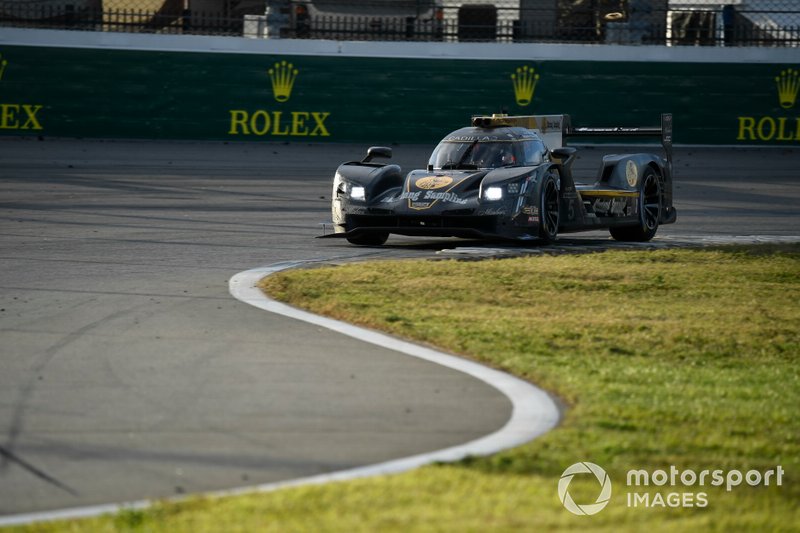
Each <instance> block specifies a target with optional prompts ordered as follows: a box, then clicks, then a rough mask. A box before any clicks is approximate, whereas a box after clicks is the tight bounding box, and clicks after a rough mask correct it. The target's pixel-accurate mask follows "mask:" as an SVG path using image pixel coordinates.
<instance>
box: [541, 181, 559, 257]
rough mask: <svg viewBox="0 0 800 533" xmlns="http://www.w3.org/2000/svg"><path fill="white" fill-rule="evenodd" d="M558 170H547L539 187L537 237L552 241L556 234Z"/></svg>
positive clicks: (557, 220)
mask: <svg viewBox="0 0 800 533" xmlns="http://www.w3.org/2000/svg"><path fill="white" fill-rule="evenodd" d="M557 180H558V172H556V171H553V170H551V171H549V172H548V173H547V174H545V176H544V180H542V186H541V187H540V188H539V238H540V239H542V240H543V241H545V242H553V241H555V240H556V237H557V236H558V222H559V217H560V213H559V207H558V204H559V200H558V182H557Z"/></svg>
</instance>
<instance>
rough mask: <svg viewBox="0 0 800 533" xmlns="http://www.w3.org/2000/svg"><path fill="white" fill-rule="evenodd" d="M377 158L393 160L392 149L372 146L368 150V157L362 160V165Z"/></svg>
mask: <svg viewBox="0 0 800 533" xmlns="http://www.w3.org/2000/svg"><path fill="white" fill-rule="evenodd" d="M376 157H381V158H383V159H391V158H392V149H391V148H389V147H388V146H370V147H369V150H367V157H365V158H364V159H362V160H361V162H362V163H369V162H370V161H372V160H373V159H374V158H376Z"/></svg>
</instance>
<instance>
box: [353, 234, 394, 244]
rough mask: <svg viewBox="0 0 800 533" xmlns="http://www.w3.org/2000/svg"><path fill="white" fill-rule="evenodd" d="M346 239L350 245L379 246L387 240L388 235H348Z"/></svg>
mask: <svg viewBox="0 0 800 533" xmlns="http://www.w3.org/2000/svg"><path fill="white" fill-rule="evenodd" d="M346 238H347V242H349V243H350V244H357V245H359V246H380V245H382V244H383V243H385V242H386V241H387V240H388V239H389V234H388V233H385V232H370V233H358V234H356V235H352V236H350V235H348V236H347V237H346Z"/></svg>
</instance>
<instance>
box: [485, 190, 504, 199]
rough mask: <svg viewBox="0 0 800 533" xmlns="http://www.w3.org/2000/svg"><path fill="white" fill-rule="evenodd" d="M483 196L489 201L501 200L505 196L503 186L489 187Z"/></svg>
mask: <svg viewBox="0 0 800 533" xmlns="http://www.w3.org/2000/svg"><path fill="white" fill-rule="evenodd" d="M483 198H484V199H485V200H489V201H495V200H500V199H502V198H503V189H502V188H501V187H487V188H486V190H485V191H483Z"/></svg>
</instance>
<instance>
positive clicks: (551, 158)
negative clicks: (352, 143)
mask: <svg viewBox="0 0 800 533" xmlns="http://www.w3.org/2000/svg"><path fill="white" fill-rule="evenodd" d="M599 136H657V137H660V138H661V144H662V146H663V147H664V152H665V156H664V157H662V156H659V155H656V154H649V153H636V154H616V155H606V156H604V157H603V160H602V163H601V165H600V169H599V171H598V172H597V176H596V177H595V179H594V182H593V183H578V182H576V181H575V180H574V179H573V176H572V164H573V162H574V161H575V157H576V151H577V150H576V148H574V147H568V146H566V140H567V139H568V138H570V137H599ZM391 155H392V150H391V148H386V147H380V146H375V147H372V148H370V149H369V150H368V151H367V156H366V158H364V160H363V161H352V162H348V163H343V164H342V165H340V166H339V168H338V169H337V170H336V175H335V177H334V180H333V195H332V209H331V210H332V215H333V224H334V233H333V234H331V235H329V236H330V237H345V238H347V240H348V241H349V242H351V243H353V244H360V245H373V246H377V245H381V244H383V243H385V242H386V240H387V238H388V237H389V234H391V233H394V234H399V235H412V236H413V235H422V236H440V237H441V236H447V237H471V238H475V237H478V238H488V239H513V240H522V241H525V240H540V241H544V242H552V241H554V240H555V239H556V238H557V236H558V234H559V233H567V232H577V231H587V230H596V229H602V228H607V229H608V230H609V231H610V233H611V236H612V237H614V239H617V240H620V241H639V242H645V241H649V240H650V239H652V238H653V236H654V235H655V234H656V231H657V230H658V226H659V225H660V224H670V223H673V222H675V220H676V217H677V212H676V211H675V208H674V207H673V205H672V161H671V160H672V115H669V114H665V115H662V116H661V126H660V127H655V128H572V127H571V125H570V118H569V116H568V115H547V116H505V115H492V116H479V117H473V119H472V126H471V127H468V128H462V129H459V130H456V131H454V132H452V133H450V134H449V135H447V136H446V137H445V138H444V139H442V141H441V142H440V143H439V145H438V146H437V147H436V149H434V151H433V153H432V154H431V157H430V160H429V161H428V167H427V168H426V169H424V170H414V171H412V172H410V173H408V174H407V175H404V174H403V172H402V170H401V169H400V167H399V166H397V165H391V164H381V163H376V162H374V161H373V160H374V159H376V158H390V157H391Z"/></svg>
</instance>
